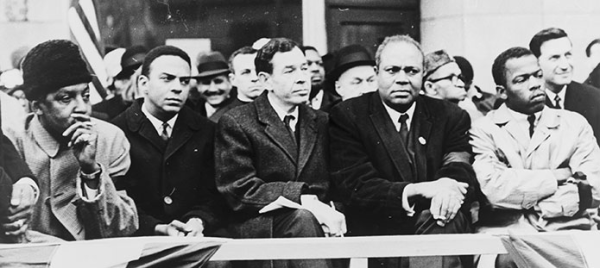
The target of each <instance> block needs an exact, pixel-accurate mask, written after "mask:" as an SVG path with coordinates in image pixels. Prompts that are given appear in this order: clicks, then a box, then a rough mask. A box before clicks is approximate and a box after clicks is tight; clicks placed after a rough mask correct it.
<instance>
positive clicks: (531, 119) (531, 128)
mask: <svg viewBox="0 0 600 268" xmlns="http://www.w3.org/2000/svg"><path fill="white" fill-rule="evenodd" d="M527 121H528V122H529V137H531V136H533V131H534V130H535V115H534V114H532V115H529V116H528V117H527Z"/></svg>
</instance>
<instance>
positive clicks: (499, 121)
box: [470, 104, 600, 230]
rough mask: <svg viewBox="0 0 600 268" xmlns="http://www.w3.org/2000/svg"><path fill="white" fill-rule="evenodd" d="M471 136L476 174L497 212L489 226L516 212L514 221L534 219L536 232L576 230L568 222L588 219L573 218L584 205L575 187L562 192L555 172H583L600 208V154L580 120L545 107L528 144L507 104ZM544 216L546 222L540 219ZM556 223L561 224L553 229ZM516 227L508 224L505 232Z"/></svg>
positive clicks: (479, 122)
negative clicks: (581, 204)
mask: <svg viewBox="0 0 600 268" xmlns="http://www.w3.org/2000/svg"><path fill="white" fill-rule="evenodd" d="M470 135H471V138H472V140H471V144H472V145H473V152H474V154H475V162H474V163H473V168H474V169H475V173H476V174H477V179H478V180H479V183H480V185H481V189H482V192H483V193H484V194H485V196H486V197H487V199H488V201H489V202H490V203H491V205H492V206H493V208H494V210H492V211H491V213H489V214H487V218H486V219H484V220H485V221H486V222H489V224H495V223H500V222H506V220H507V219H500V217H506V215H508V214H509V213H505V211H506V210H509V211H516V212H517V213H518V214H516V215H525V216H535V217H527V218H528V219H531V221H529V223H530V224H531V225H533V226H534V227H535V229H538V230H552V229H554V228H558V227H557V226H562V227H560V228H568V227H567V226H571V227H573V226H572V225H570V224H569V223H568V222H569V221H570V220H577V219H578V218H582V217H584V216H585V215H583V214H581V213H578V214H576V215H575V213H577V212H578V211H579V201H580V199H579V193H578V190H577V186H575V185H574V184H570V183H567V184H563V185H561V186H558V185H557V181H556V178H555V177H554V176H553V175H552V170H553V169H558V168H563V167H569V168H571V171H572V172H573V173H575V172H577V171H580V172H583V173H584V174H585V175H586V176H587V181H588V182H589V183H590V185H591V186H592V197H593V200H594V201H595V202H593V204H592V205H593V206H595V207H597V206H598V204H600V192H599V191H598V190H599V189H600V188H598V187H600V149H599V148H598V145H597V144H596V141H595V138H594V136H593V131H592V128H591V127H590V125H589V124H588V123H587V121H586V120H585V118H583V117H582V116H581V115H579V114H577V113H574V112H571V111H566V110H557V109H552V108H548V107H546V108H544V110H543V111H542V113H541V117H540V120H539V122H538V124H537V126H536V128H535V132H534V133H533V136H532V137H531V141H529V140H530V139H529V137H528V133H527V131H526V130H524V129H522V128H521V127H520V126H519V124H518V123H517V122H516V120H515V119H514V117H513V116H512V115H511V114H510V113H509V111H508V108H507V106H506V104H503V105H502V106H501V107H500V108H499V109H498V110H495V111H492V112H490V113H489V114H488V115H486V117H484V118H481V119H480V120H477V121H475V123H474V124H473V127H472V129H471V131H470ZM528 141H529V142H528ZM503 210H504V211H503ZM500 213H502V214H500ZM542 215H543V216H544V220H540V219H539V217H541V216H542ZM512 216H514V215H512ZM512 218H513V219H518V218H517V217H512ZM508 220H510V219H508ZM555 222H556V223H560V224H558V225H557V224H554V225H553V223H555ZM512 223H514V222H510V221H509V222H506V225H505V226H508V225H510V224H512ZM499 225H502V224H499Z"/></svg>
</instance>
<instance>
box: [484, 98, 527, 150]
mask: <svg viewBox="0 0 600 268" xmlns="http://www.w3.org/2000/svg"><path fill="white" fill-rule="evenodd" d="M493 121H494V123H495V124H496V125H498V126H500V127H501V128H502V129H504V131H505V132H506V133H507V134H508V135H509V136H511V137H512V140H515V141H517V142H518V143H519V146H520V147H519V148H518V150H517V151H522V150H524V149H526V148H527V147H528V143H527V141H529V140H530V139H531V138H530V137H529V133H527V132H525V131H524V130H523V129H522V128H521V127H520V126H519V124H518V123H517V121H516V120H515V118H514V117H513V116H512V115H511V114H510V112H509V111H508V107H507V106H506V104H503V105H502V106H500V108H498V110H496V112H495V113H494V117H493ZM515 149H517V148H515Z"/></svg>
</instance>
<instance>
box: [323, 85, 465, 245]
mask: <svg viewBox="0 0 600 268" xmlns="http://www.w3.org/2000/svg"><path fill="white" fill-rule="evenodd" d="M415 104H416V107H415V111H414V115H413V119H412V122H411V127H410V132H409V136H408V140H409V142H408V148H407V147H406V146H405V145H404V143H403V142H402V141H401V140H400V135H399V133H398V131H397V130H396V128H395V126H394V124H393V122H392V120H391V118H390V116H389V114H388V113H387V111H386V110H385V107H384V106H383V105H384V104H383V102H382V100H381V97H380V96H379V93H378V92H377V91H375V92H371V93H367V94H364V95H362V96H360V97H356V98H352V99H349V100H346V101H343V102H341V103H340V104H338V105H336V106H335V107H334V108H333V109H332V110H331V112H330V113H329V116H330V129H329V132H330V142H331V171H332V173H331V176H332V180H333V182H334V184H335V189H336V190H337V193H338V194H339V195H340V197H339V198H341V200H342V202H343V203H344V204H345V209H346V210H345V214H346V219H347V223H348V233H349V235H397V234H414V231H415V230H414V223H415V220H416V219H413V218H412V217H408V216H407V214H406V211H405V210H404V209H403V208H402V194H403V191H404V187H406V185H407V184H408V183H414V182H424V181H433V180H437V179H439V178H441V177H450V178H453V179H455V180H457V181H461V182H466V183H469V185H471V186H472V185H474V183H475V174H474V173H473V169H472V167H471V165H470V164H469V158H470V154H471V146H470V145H469V140H468V139H469V136H468V130H469V127H470V125H471V123H470V119H469V115H468V114H467V113H466V112H465V111H463V110H462V109H460V108H459V107H458V106H456V105H454V104H452V103H450V102H447V101H442V100H436V99H432V98H429V97H425V96H419V97H417V100H416V102H415ZM409 154H410V155H412V156H410V155H409ZM411 163H414V164H411ZM472 192H473V189H472V187H470V190H469V195H470V194H471V193H472ZM414 201H415V210H416V211H417V212H418V211H422V210H424V209H429V206H430V204H429V200H426V199H415V200H414ZM465 203H468V201H466V202H465Z"/></svg>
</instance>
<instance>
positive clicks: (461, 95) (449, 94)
mask: <svg viewBox="0 0 600 268" xmlns="http://www.w3.org/2000/svg"><path fill="white" fill-rule="evenodd" d="M423 91H425V94H426V95H427V96H429V97H432V98H436V99H443V100H448V101H451V102H453V103H458V102H459V101H462V100H464V99H465V98H466V97H467V90H466V89H465V82H464V78H463V77H462V73H461V71H460V67H459V66H458V64H457V63H456V61H454V58H452V57H451V56H450V55H448V53H446V51H444V50H438V51H435V52H431V53H429V54H427V55H425V70H424V75H423Z"/></svg>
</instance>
